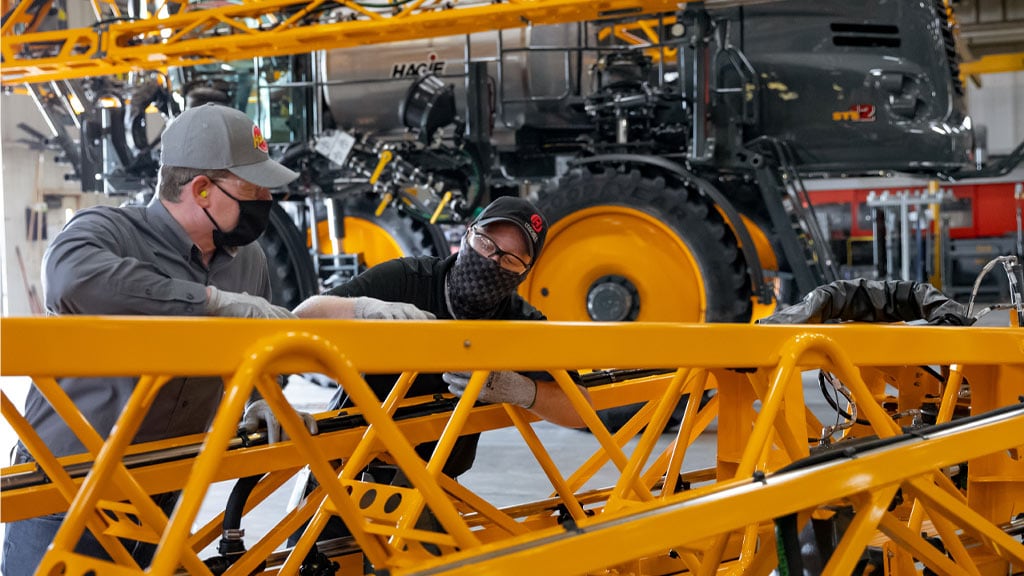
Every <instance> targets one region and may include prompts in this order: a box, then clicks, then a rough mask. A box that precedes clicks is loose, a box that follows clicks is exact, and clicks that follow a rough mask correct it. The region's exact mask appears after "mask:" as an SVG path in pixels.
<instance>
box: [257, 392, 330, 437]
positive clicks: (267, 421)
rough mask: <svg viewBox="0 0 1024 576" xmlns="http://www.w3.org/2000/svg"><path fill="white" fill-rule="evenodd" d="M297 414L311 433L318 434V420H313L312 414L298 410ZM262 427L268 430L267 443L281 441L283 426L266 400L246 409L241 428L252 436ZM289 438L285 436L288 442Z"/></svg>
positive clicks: (258, 401)
mask: <svg viewBox="0 0 1024 576" xmlns="http://www.w3.org/2000/svg"><path fill="white" fill-rule="evenodd" d="M295 413H296V414H298V415H299V417H300V418H302V423H303V424H305V425H306V429H307V430H309V433H310V434H316V432H317V426H316V418H313V415H312V414H309V413H307V412H302V411H301V410H296V411H295ZM262 427H266V429H267V442H269V443H271V444H275V443H277V442H279V441H280V440H281V424H280V423H279V422H278V421H277V417H276V416H274V413H273V411H271V410H270V406H269V405H268V404H267V401H266V400H257V401H255V402H253V403H252V404H249V405H248V406H246V407H245V415H243V416H242V425H241V428H242V429H243V430H245V433H246V434H252V433H254V432H256V431H257V430H259V429H260V428H262ZM287 438H288V437H287V435H285V439H286V440H287Z"/></svg>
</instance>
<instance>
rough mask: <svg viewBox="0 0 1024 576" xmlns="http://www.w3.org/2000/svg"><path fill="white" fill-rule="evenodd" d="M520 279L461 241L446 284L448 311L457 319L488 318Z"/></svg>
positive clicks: (521, 279)
mask: <svg viewBox="0 0 1024 576" xmlns="http://www.w3.org/2000/svg"><path fill="white" fill-rule="evenodd" d="M524 277H525V276H524V275H523V274H516V273H514V272H509V271H508V270H505V269H504V268H502V267H501V266H500V265H499V264H498V263H497V262H495V261H494V260H491V259H490V258H485V257H484V256H481V255H480V254H478V253H477V251H476V250H474V249H473V248H471V247H469V246H468V245H467V243H466V238H465V237H463V238H462V248H461V249H460V250H459V256H458V257H457V258H456V259H455V264H454V265H453V266H452V269H451V271H450V272H449V273H448V279H447V282H446V291H445V296H446V297H447V299H448V308H450V309H451V312H452V315H453V316H455V318H457V319H462V320H465V319H480V318H490V317H491V316H493V315H494V313H495V312H496V311H497V308H498V305H499V304H501V302H502V300H505V299H507V298H508V297H509V296H511V295H512V294H514V293H515V291H516V286H519V283H520V282H522V281H523V278H524Z"/></svg>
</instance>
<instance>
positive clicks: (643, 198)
mask: <svg viewBox="0 0 1024 576" xmlns="http://www.w3.org/2000/svg"><path fill="white" fill-rule="evenodd" d="M538 208H539V209H540V210H541V212H542V213H543V214H545V215H546V216H547V218H548V222H549V225H550V232H549V234H548V240H547V245H546V246H545V252H544V254H543V255H542V256H541V258H540V259H539V261H538V270H535V272H537V271H540V272H541V274H540V275H539V277H538V275H536V274H532V275H531V280H529V281H528V282H529V285H528V288H527V289H526V293H527V295H528V297H529V298H530V300H531V302H532V303H533V304H534V305H535V306H537V307H538V308H540V309H541V310H542V311H543V312H544V313H545V314H546V315H547V316H548V317H549V318H551V319H553V320H577V321H578V320H586V319H587V318H586V317H581V312H580V311H581V310H582V309H584V308H583V307H581V306H580V304H579V303H578V302H575V301H571V302H570V303H569V305H568V306H566V305H565V302H566V300H565V299H564V298H563V299H562V300H560V301H557V300H556V301H555V303H556V304H558V303H561V304H562V305H561V306H554V307H549V306H546V305H545V304H546V302H545V300H547V299H548V298H549V297H552V296H554V295H553V293H552V290H554V287H555V286H556V287H559V288H561V289H562V290H563V291H565V290H569V291H572V290H573V288H574V287H575V288H581V287H588V286H589V287H591V293H593V289H594V288H593V287H594V286H596V285H598V284H599V283H600V282H601V281H602V280H601V276H602V275H604V276H603V277H604V278H610V279H611V280H609V281H610V282H614V283H615V284H616V287H615V288H614V290H615V291H618V292H620V293H624V292H622V290H621V289H620V288H619V286H626V287H628V289H629V290H630V291H632V293H633V294H634V296H636V302H634V304H633V310H632V311H627V310H626V308H628V306H610V307H609V309H611V310H613V311H614V310H618V311H619V312H615V317H613V318H606V319H613V320H646V321H689V322H693V321H704V322H748V321H749V320H750V316H751V313H752V302H751V289H750V283H749V281H748V276H747V269H746V262H745V261H744V259H743V253H742V251H741V250H739V248H738V246H737V243H736V239H735V237H734V236H733V234H732V232H731V231H730V229H729V228H728V226H727V225H726V224H725V221H724V220H723V219H722V217H721V215H720V214H719V213H718V211H717V210H715V209H714V208H713V207H712V206H711V205H710V204H709V203H708V202H707V201H705V200H703V199H702V198H701V197H700V195H699V194H698V193H697V192H695V191H693V190H688V189H686V188H684V187H681V186H670V185H668V184H667V183H666V181H665V180H664V179H663V178H661V177H654V178H649V177H644V176H642V175H641V174H640V173H639V172H637V171H632V172H629V173H621V172H617V171H614V170H611V169H605V170H601V171H597V172H591V171H590V170H586V169H584V170H579V171H574V172H571V173H570V174H568V175H567V176H566V177H565V178H564V179H563V180H562V182H561V183H560V184H559V186H558V188H557V189H556V190H553V191H550V192H548V193H546V194H544V195H543V196H542V197H541V198H540V200H539V202H538ZM584 210H588V212H581V211H584ZM631 211H637V212H639V213H640V214H639V215H636V214H632V213H631ZM619 213H621V214H622V215H623V216H624V218H623V219H622V221H621V222H615V225H613V226H609V225H608V224H611V223H612V222H613V221H614V220H616V214H619ZM587 218H592V219H593V220H594V223H599V224H600V225H598V226H593V225H590V228H589V229H590V230H591V231H592V232H593V234H594V235H603V234H606V233H607V234H608V236H607V238H606V239H604V240H599V239H593V241H590V240H588V239H587V238H586V236H587V234H588V233H587V232H585V231H580V229H579V228H577V230H576V231H575V232H573V231H571V229H572V227H574V226H577V225H578V224H581V223H582V225H583V226H588V224H587V223H586V222H585V220H586V219H587ZM560 222H565V224H564V225H562V226H560V224H559V223H560ZM631 222H632V224H631ZM638 222H639V223H640V225H641V226H643V227H648V226H650V227H652V228H654V229H656V230H659V231H660V232H657V234H661V235H662V236H661V240H662V241H664V242H670V243H674V244H675V246H674V247H673V248H672V250H674V251H675V252H672V250H669V251H667V253H668V254H671V253H682V254H685V256H684V257H683V258H681V260H685V262H682V261H681V262H679V263H678V265H679V266H686V267H689V268H696V270H697V272H696V273H695V274H694V273H692V272H690V273H688V277H689V278H691V280H692V281H693V282H699V283H701V286H700V288H701V290H697V291H698V292H702V293H703V296H702V297H701V296H700V295H699V294H698V295H694V294H692V293H688V292H693V291H694V290H692V289H693V288H694V286H689V287H687V286H679V287H678V290H676V291H671V290H666V289H665V284H664V283H663V282H662V283H660V284H659V280H657V279H654V278H645V277H644V276H651V275H657V276H659V277H660V276H663V275H667V274H668V275H670V274H671V271H670V270H666V267H671V266H672V265H673V264H674V263H673V262H672V261H671V260H670V259H669V260H666V258H665V257H664V255H663V256H662V257H661V258H660V259H657V260H654V261H653V262H652V263H651V264H647V265H644V264H643V262H644V254H630V255H628V256H629V257H631V259H630V261H629V262H602V261H601V260H602V259H605V260H608V259H613V258H615V255H614V250H609V249H604V250H603V249H600V247H601V246H602V244H603V245H604V246H605V247H606V248H610V246H609V245H608V244H609V243H611V242H614V239H615V238H616V236H615V232H614V231H611V230H609V228H615V227H616V226H618V227H625V228H629V227H630V226H634V227H636V226H637V224H636V223H638ZM661 227H665V228H667V229H668V230H670V231H671V233H668V232H665V230H664V228H661ZM563 233H564V234H563ZM560 234H563V235H564V236H565V237H566V240H565V242H564V244H565V245H564V246H561V247H560V246H559V243H560V238H559V236H560ZM672 236H674V237H675V238H672ZM676 238H678V240H679V241H681V244H679V242H678V241H676ZM595 246H597V249H595ZM634 248H635V247H634ZM574 251H580V252H583V251H585V252H588V253H573V252H574ZM549 257H551V258H554V260H555V261H554V262H550V261H548V262H546V261H545V258H549ZM574 258H578V259H586V260H589V261H590V262H588V263H587V264H579V263H575V264H574V263H572V262H571V260H572V259H574ZM544 267H547V269H548V271H547V272H545V271H544ZM609 270H615V272H614V273H613V274H607V273H608V271H609ZM576 272H579V273H581V274H584V275H590V276H593V277H589V276H588V277H583V278H579V279H573V278H565V277H564V276H565V275H566V274H568V275H572V274H573V273H576ZM545 274H547V275H548V276H549V277H550V276H553V275H561V276H559V278H558V279H557V280H555V279H554V278H553V277H550V278H545V277H544V276H545ZM652 286H654V287H655V288H654V289H653V290H652V288H651V287H652ZM658 286H660V288H657V287H658ZM580 292H581V293H578V294H573V295H572V296H573V299H585V298H588V296H589V295H588V294H587V293H585V292H586V291H585V290H580ZM652 296H653V297H655V298H667V299H680V300H693V302H690V303H688V304H685V305H682V306H680V307H675V306H671V305H670V306H667V307H666V306H654V308H656V309H657V310H658V311H665V310H669V312H668V313H667V314H666V317H657V316H653V315H652V314H651V313H645V306H647V307H651V306H652V302H651V297H652ZM552 300H555V299H554V298H552ZM645 300H646V302H645ZM698 300H703V301H698ZM585 309H586V310H587V314H589V315H590V318H591V319H595V318H593V313H592V312H591V311H590V308H585ZM620 316H625V317H620ZM596 319H602V318H596ZM641 406H642V404H634V405H628V406H619V407H615V408H609V409H606V410H601V411H599V412H598V415H599V416H600V418H601V421H602V422H603V423H604V424H605V426H607V427H608V428H609V430H611V431H613V432H614V431H616V430H618V429H619V428H621V427H622V426H623V425H624V424H625V423H626V422H627V421H628V420H629V419H630V418H632V417H633V415H635V414H636V412H637V411H638V410H639V409H640V407H641ZM685 407H686V398H685V397H684V398H682V399H681V401H680V402H679V405H678V406H677V407H676V409H675V411H674V413H673V415H672V418H671V419H670V421H669V423H668V428H669V429H671V428H673V427H674V426H675V425H677V424H678V423H679V420H680V418H681V417H682V413H683V410H684V409H685Z"/></svg>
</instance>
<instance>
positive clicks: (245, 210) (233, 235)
mask: <svg viewBox="0 0 1024 576" xmlns="http://www.w3.org/2000/svg"><path fill="white" fill-rule="evenodd" d="M213 185H214V186H217V189H218V190H220V191H221V192H223V193H224V195H225V196H227V197H228V198H231V199H232V200H234V201H235V202H237V203H238V225H237V226H235V228H234V229H233V230H231V231H229V232H225V231H223V230H221V228H220V225H219V224H217V221H216V220H214V219H213V216H210V213H209V212H207V211H206V208H203V212H205V213H206V217H207V218H209V219H210V222H213V227H214V228H216V229H215V230H214V231H213V245H214V246H217V247H220V248H228V247H232V246H245V245H246V244H249V243H251V242H253V241H255V240H256V239H257V238H259V237H260V234H263V232H264V231H265V230H266V229H267V223H268V222H269V221H270V208H271V207H272V206H273V205H274V201H273V200H239V199H238V198H235V197H234V196H232V195H231V194H228V192H227V190H225V189H223V188H221V187H220V185H218V184H217V183H216V182H213Z"/></svg>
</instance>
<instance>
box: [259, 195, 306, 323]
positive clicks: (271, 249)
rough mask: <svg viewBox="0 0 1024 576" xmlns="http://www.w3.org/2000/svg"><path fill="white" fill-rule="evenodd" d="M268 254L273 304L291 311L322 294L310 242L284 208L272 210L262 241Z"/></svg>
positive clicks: (260, 240)
mask: <svg viewBox="0 0 1024 576" xmlns="http://www.w3.org/2000/svg"><path fill="white" fill-rule="evenodd" d="M259 243H260V246H261V247H262V248H263V252H264V253H265V254H266V255H267V268H269V270H270V288H271V290H272V292H273V297H272V302H273V303H274V304H277V305H278V306H284V307H285V308H288V309H289V310H290V309H292V308H295V307H296V306H298V305H299V303H300V302H302V301H303V300H305V299H306V298H309V297H310V296H312V295H314V294H316V293H317V292H319V285H318V283H317V278H316V270H315V269H314V268H313V259H312V256H310V254H309V249H308V248H306V239H305V238H304V237H303V236H302V234H301V233H300V232H299V230H298V228H296V226H295V223H294V222H293V221H292V219H291V218H290V217H289V216H288V213H287V212H285V211H284V208H281V206H280V205H278V204H276V203H275V204H274V206H273V208H271V209H270V223H269V225H268V226H267V231H266V232H264V233H263V235H262V236H260V238H259Z"/></svg>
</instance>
